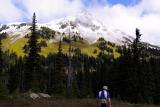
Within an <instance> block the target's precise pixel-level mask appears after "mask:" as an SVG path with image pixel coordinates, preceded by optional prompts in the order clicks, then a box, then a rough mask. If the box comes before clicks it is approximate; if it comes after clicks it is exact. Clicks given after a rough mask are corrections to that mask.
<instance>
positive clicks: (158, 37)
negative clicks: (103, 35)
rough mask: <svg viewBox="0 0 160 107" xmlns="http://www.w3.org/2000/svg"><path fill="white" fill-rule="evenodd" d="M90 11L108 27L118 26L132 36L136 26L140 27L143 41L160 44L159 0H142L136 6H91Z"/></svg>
mask: <svg viewBox="0 0 160 107" xmlns="http://www.w3.org/2000/svg"><path fill="white" fill-rule="evenodd" d="M89 11H90V12H91V13H92V14H93V15H94V16H95V17H96V18H98V19H99V20H100V21H103V23H104V25H106V26H107V27H110V28H118V29H120V30H122V31H124V32H126V33H128V34H130V35H132V36H135V28H139V29H140V30H141V33H142V34H143V36H142V40H143V41H147V42H150V43H153V44H158V45H160V43H159V41H160V29H159V26H160V1H159V0H142V1H141V2H139V3H138V4H137V5H134V6H124V5H120V4H117V5H113V6H110V5H109V4H108V5H106V6H103V7H102V6H96V7H91V8H89Z"/></svg>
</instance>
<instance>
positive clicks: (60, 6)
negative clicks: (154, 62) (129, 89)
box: [0, 0, 160, 45]
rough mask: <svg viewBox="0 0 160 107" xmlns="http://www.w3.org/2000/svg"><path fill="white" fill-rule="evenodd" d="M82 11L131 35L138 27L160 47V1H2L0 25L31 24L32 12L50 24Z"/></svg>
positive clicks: (149, 39)
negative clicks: (29, 22) (23, 22)
mask: <svg viewBox="0 0 160 107" xmlns="http://www.w3.org/2000/svg"><path fill="white" fill-rule="evenodd" d="M82 10H86V11H88V12H89V13H91V14H92V15H93V16H94V17H95V18H97V19H98V20H100V21H101V22H102V23H103V24H104V25H105V26H107V27H110V28H117V29H120V30H122V31H124V32H126V33H128V34H130V35H134V32H135V28H136V27H137V28H139V29H140V30H141V33H142V34H143V36H142V40H143V41H147V42H150V43H153V44H158V45H160V0H0V23H10V22H19V21H21V22H22V21H25V22H28V21H31V18H32V14H33V12H36V15H37V20H38V22H41V23H42V22H49V21H52V20H54V19H57V18H63V17H65V16H68V15H74V14H76V13H78V12H80V11H82Z"/></svg>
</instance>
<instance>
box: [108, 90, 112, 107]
mask: <svg viewBox="0 0 160 107" xmlns="http://www.w3.org/2000/svg"><path fill="white" fill-rule="evenodd" d="M107 103H108V106H109V107H111V98H110V94H109V92H108V95H107Z"/></svg>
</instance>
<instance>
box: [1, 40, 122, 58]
mask: <svg viewBox="0 0 160 107" xmlns="http://www.w3.org/2000/svg"><path fill="white" fill-rule="evenodd" d="M41 40H43V41H45V42H46V44H47V46H46V47H42V49H41V54H42V55H44V56H47V55H48V54H49V53H55V52H57V50H58V42H52V43H51V42H50V41H49V40H48V39H40V41H41ZM2 44H3V48H4V50H9V51H10V52H15V53H16V54H17V55H18V56H24V55H25V54H24V50H23V47H24V46H25V44H27V38H20V39H18V40H16V41H13V40H12V38H9V37H8V38H6V39H3V41H2ZM97 44H98V42H97V43H94V44H89V43H88V42H87V41H85V40H78V41H76V42H72V50H73V51H72V53H73V52H75V51H74V50H76V49H77V48H78V49H80V50H81V53H84V54H87V55H89V56H93V57H96V56H97V55H98V53H99V52H100V50H99V49H98V47H97ZM107 46H108V47H110V48H111V49H112V50H113V55H114V57H115V58H117V57H119V56H120V54H119V53H118V52H116V48H115V47H112V46H111V45H107ZM68 48H69V44H68V43H67V42H64V41H63V42H62V51H63V53H68Z"/></svg>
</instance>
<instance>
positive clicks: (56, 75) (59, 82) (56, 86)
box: [53, 39, 66, 95]
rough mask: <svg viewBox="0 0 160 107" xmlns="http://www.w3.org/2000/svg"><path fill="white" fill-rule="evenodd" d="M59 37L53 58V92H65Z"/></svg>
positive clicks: (64, 71)
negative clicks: (56, 51) (56, 50)
mask: <svg viewBox="0 0 160 107" xmlns="http://www.w3.org/2000/svg"><path fill="white" fill-rule="evenodd" d="M61 46H62V44H61V39H60V42H59V48H58V53H57V55H56V59H55V70H54V71H53V90H54V94H58V95H65V94H66V70H65V69H66V68H65V64H64V59H63V58H64V55H63V53H62V47H61Z"/></svg>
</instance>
